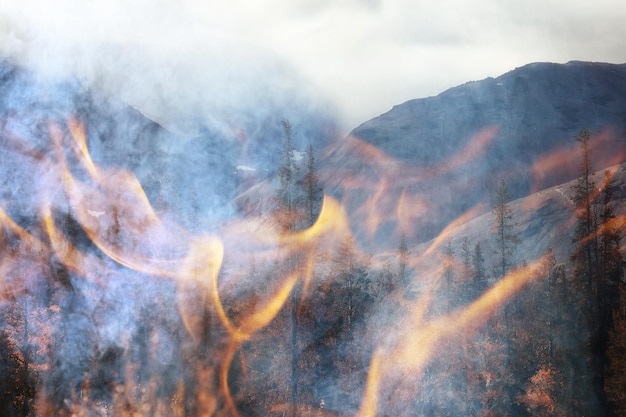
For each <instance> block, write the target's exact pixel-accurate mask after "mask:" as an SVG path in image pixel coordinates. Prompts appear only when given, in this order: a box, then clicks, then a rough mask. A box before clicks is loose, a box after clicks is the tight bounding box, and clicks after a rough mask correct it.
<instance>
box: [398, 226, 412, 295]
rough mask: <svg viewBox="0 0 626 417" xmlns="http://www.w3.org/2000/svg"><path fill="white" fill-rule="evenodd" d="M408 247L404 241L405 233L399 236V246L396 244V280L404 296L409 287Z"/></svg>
mask: <svg viewBox="0 0 626 417" xmlns="http://www.w3.org/2000/svg"><path fill="white" fill-rule="evenodd" d="M410 253H411V252H409V248H408V246H407V243H406V235H405V234H404V233H402V236H400V246H398V281H399V282H400V285H401V286H402V290H403V291H404V294H405V296H406V295H407V292H408V288H409V283H410V282H409V255H410Z"/></svg>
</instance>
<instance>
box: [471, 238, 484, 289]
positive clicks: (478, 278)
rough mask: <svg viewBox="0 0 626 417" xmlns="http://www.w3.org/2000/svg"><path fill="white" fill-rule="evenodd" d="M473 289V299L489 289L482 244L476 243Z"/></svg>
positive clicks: (473, 255) (472, 275) (473, 260)
mask: <svg viewBox="0 0 626 417" xmlns="http://www.w3.org/2000/svg"><path fill="white" fill-rule="evenodd" d="M471 277H472V289H473V291H474V293H473V294H472V298H475V297H477V296H478V295H480V294H481V293H482V292H483V289H484V288H486V287H487V272H486V269H485V257H484V255H483V250H482V248H481V246H480V242H476V244H475V245H474V250H473V253H472V269H471Z"/></svg>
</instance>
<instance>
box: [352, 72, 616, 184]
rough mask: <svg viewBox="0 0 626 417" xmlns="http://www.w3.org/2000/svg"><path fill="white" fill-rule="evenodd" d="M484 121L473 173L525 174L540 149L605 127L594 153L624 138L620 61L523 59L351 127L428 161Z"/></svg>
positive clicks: (400, 154)
mask: <svg viewBox="0 0 626 417" xmlns="http://www.w3.org/2000/svg"><path fill="white" fill-rule="evenodd" d="M487 127H495V128H497V129H498V133H497V135H496V137H495V138H494V141H493V143H492V145H491V146H490V147H489V148H488V149H487V152H486V153H485V155H484V158H483V159H484V162H485V164H484V169H483V170H480V171H479V172H478V173H477V174H479V173H480V174H484V173H487V172H490V173H493V172H502V173H508V175H514V174H523V173H524V172H526V170H527V168H528V165H529V164H532V163H533V162H534V161H536V159H537V157H538V156H539V155H542V154H545V153H547V152H550V151H551V150H552V149H554V148H556V147H559V146H562V145H563V144H569V143H570V142H571V138H572V137H573V136H574V135H575V134H576V133H577V132H578V131H579V130H581V129H584V128H588V129H591V130H592V132H595V133H600V132H604V131H608V134H609V136H610V140H608V141H607V143H606V144H605V145H604V148H603V149H602V150H598V151H597V152H598V154H597V155H596V157H597V160H598V161H599V160H601V159H602V157H605V156H606V154H605V153H606V152H607V148H613V147H614V146H618V145H620V144H621V145H622V146H626V145H625V144H626V64H622V65H614V64H603V63H588V62H570V63H567V64H563V65H561V64H550V63H537V64H530V65H526V66H524V67H521V68H518V69H516V70H514V71H511V72H508V73H506V74H504V75H502V76H500V77H497V78H495V79H494V78H487V79H485V80H482V81H475V82H469V83H466V84H464V85H461V86H459V87H455V88H451V89H449V90H447V91H445V92H443V93H441V94H439V95H438V96H435V97H429V98H423V99H417V100H411V101H407V102H406V103H403V104H400V105H398V106H395V107H394V108H393V109H391V110H390V111H389V112H387V113H385V114H383V115H381V116H379V117H377V118H374V119H372V120H369V121H367V122H365V123H363V124H362V125H360V126H359V127H357V128H356V129H354V131H353V132H352V135H354V136H356V137H358V138H360V139H362V140H364V141H366V142H368V143H370V144H372V145H375V146H376V147H378V148H379V149H381V150H383V151H385V152H387V153H388V154H389V155H391V156H393V157H396V158H399V159H401V160H402V161H405V162H407V163H410V164H415V165H432V164H435V163H438V162H440V161H442V160H444V159H445V158H447V157H449V156H450V155H452V154H454V153H455V152H456V151H458V150H459V149H460V148H461V147H463V146H464V144H465V143H466V142H467V141H468V139H469V138H470V137H471V136H472V135H473V134H475V133H476V132H478V131H480V130H481V129H484V128H487ZM560 174H562V175H564V176H563V177H562V178H556V177H552V178H550V180H549V181H547V182H546V184H544V186H549V185H554V184H558V183H559V182H562V181H564V180H567V179H570V178H568V175H567V173H560ZM505 175H506V174H505ZM524 191H527V189H524V188H522V189H520V190H519V193H516V195H517V196H521V195H523V193H524Z"/></svg>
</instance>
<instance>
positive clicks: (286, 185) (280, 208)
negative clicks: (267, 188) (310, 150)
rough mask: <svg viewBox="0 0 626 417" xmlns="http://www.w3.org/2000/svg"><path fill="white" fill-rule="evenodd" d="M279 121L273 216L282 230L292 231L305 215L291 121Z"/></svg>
mask: <svg viewBox="0 0 626 417" xmlns="http://www.w3.org/2000/svg"><path fill="white" fill-rule="evenodd" d="M281 123H282V128H283V137H284V145H283V151H282V156H281V165H280V167H279V168H278V178H279V180H280V187H279V189H278V190H277V192H276V195H275V201H276V212H275V216H274V218H275V219H276V220H277V223H278V225H279V226H280V228H281V230H282V231H283V232H293V231H295V230H296V229H297V228H298V227H299V226H300V225H301V223H302V220H303V218H304V217H305V214H304V210H303V208H302V206H301V204H300V202H301V192H300V191H301V190H300V189H299V187H298V175H299V171H300V168H299V167H298V164H297V163H296V161H295V158H294V155H295V149H294V147H293V130H292V128H291V123H289V121H288V120H283V121H282V122H281Z"/></svg>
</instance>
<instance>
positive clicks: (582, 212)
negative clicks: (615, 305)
mask: <svg viewBox="0 0 626 417" xmlns="http://www.w3.org/2000/svg"><path fill="white" fill-rule="evenodd" d="M590 138H591V132H590V131H589V130H586V129H585V130H582V131H580V132H579V133H578V136H576V138H575V139H576V141H577V142H579V143H580V152H581V164H580V176H579V177H578V180H577V182H576V185H575V186H574V195H573V197H572V202H573V203H574V205H575V207H576V219H577V222H576V229H575V231H574V243H575V245H576V246H575V250H574V254H573V255H572V261H573V262H574V276H575V279H576V278H580V279H582V280H583V282H584V284H585V286H586V289H587V291H588V293H589V294H592V297H593V298H596V297H595V296H596V293H597V291H596V290H597V289H596V285H595V280H594V272H595V269H596V259H595V255H596V248H597V240H596V237H595V235H594V230H595V228H596V223H597V222H596V218H595V215H594V210H593V203H594V199H595V197H594V191H595V188H596V186H595V183H594V181H593V178H592V176H593V168H592V166H591V150H590V149H589V140H590Z"/></svg>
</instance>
